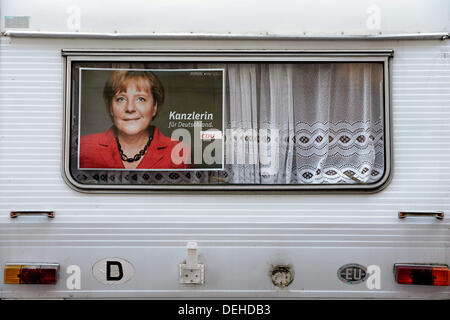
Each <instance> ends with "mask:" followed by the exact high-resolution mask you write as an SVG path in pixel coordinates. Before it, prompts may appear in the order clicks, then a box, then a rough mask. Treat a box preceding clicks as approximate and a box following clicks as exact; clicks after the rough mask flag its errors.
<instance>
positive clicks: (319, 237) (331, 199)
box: [0, 38, 450, 298]
mask: <svg viewBox="0 0 450 320" xmlns="http://www.w3.org/2000/svg"><path fill="white" fill-rule="evenodd" d="M0 46H1V48H0V263H1V264H2V267H3V265H4V263H6V262H9V261H45V262H58V263H60V264H61V267H62V270H61V271H62V274H61V280H60V282H59V284H58V285H57V286H56V287H54V288H53V287H52V288H48V287H45V288H44V287H39V286H25V288H24V287H23V286H22V287H21V286H11V285H3V284H1V285H0V297H224V296H233V297H368V298H370V297H373V298H406V297H433V298H449V297H450V290H449V288H448V287H443V288H438V287H427V286H425V287H424V286H421V287H411V286H399V285H396V284H395V283H394V279H393V273H392V267H393V264H394V263H396V262H428V263H447V264H450V255H449V253H450V250H449V245H450V232H449V227H450V223H449V222H448V221H449V220H448V219H450V140H449V139H448V136H449V133H450V125H449V123H450V42H449V41H447V42H444V41H417V42H413V41H412V42H401V41H399V42H331V43H330V42H328V43H327V42H316V43H313V42H288V41H279V42H275V41H267V42H257V41H253V42H252V41H245V42H244V41H242V42H240V41H234V42H233V41H226V42H216V41H211V42H207V41H185V42H180V41H153V42H148V41H137V40H135V41H126V40H121V41H116V42H114V41H110V40H49V39H10V38H3V39H2V40H1V42H0ZM218 46H220V48H224V49H235V48H239V49H262V48H267V49H279V48H285V49H394V50H395V56H394V59H393V70H392V71H393V78H392V105H393V137H394V138H393V143H394V168H393V171H394V176H393V179H392V182H391V183H390V185H389V186H388V187H387V188H386V189H385V190H384V191H381V192H379V193H377V194H372V195H361V194H359V195H356V194H341V195H336V194H334V195H333V194H323V195H318V194H296V193H289V194H288V193H286V194H271V193H257V192H234V193H218V192H216V193H213V194H202V193H182V192H172V193H159V194H150V193H149V194H139V195H117V194H115V195H105V194H83V193H78V192H76V191H73V190H72V189H70V188H69V187H68V186H67V185H66V184H65V183H64V181H63V179H62V177H61V173H60V172H61V169H60V168H61V140H62V139H61V134H62V123H63V120H62V114H63V112H62V110H63V107H62V105H63V102H62V94H63V92H62V91H63V88H62V62H61V54H60V50H61V49H62V48H118V47H120V48H146V49H191V48H192V49H216V48H218ZM11 210H53V211H55V212H56V218H55V219H53V220H49V219H47V218H45V217H19V218H17V219H15V220H11V219H10V218H9V212H10V211H11ZM399 210H411V211H413V210H414V211H418V210H425V211H437V210H439V211H445V212H446V213H447V217H446V219H444V221H438V220H436V219H434V218H407V219H405V220H404V221H400V220H398V218H397V213H398V211H399ZM193 240H194V241H197V242H198V244H199V250H200V254H201V259H200V260H201V261H202V262H204V263H205V264H206V283H205V285H203V286H198V287H194V288H192V287H186V286H182V285H180V284H178V278H177V277H178V269H177V268H178V264H179V263H181V262H182V261H183V260H184V259H185V254H186V252H185V245H186V242H187V241H193ZM106 257H121V258H124V259H126V260H128V261H130V262H132V263H133V264H134V266H135V269H136V270H135V276H134V278H133V279H132V280H130V281H129V282H127V283H126V284H124V285H122V286H118V287H108V286H105V285H103V284H101V283H99V282H97V281H96V280H95V279H94V278H93V276H92V272H91V268H92V265H93V264H94V263H95V262H96V261H98V260H100V259H102V258H106ZM351 262H355V263H360V264H363V265H365V266H368V265H371V264H376V265H379V266H380V267H381V270H382V278H381V281H382V282H381V290H369V289H367V287H366V285H365V284H364V283H363V284H358V285H353V286H352V285H347V284H343V283H341V282H340V281H339V280H338V279H337V276H336V272H337V269H338V268H339V267H340V266H342V265H344V264H347V263H351ZM71 264H77V265H79V266H80V267H81V269H82V287H81V290H75V291H70V290H67V289H66V286H65V279H66V278H67V275H66V274H65V272H64V271H65V268H67V266H69V265H71ZM271 264H274V265H275V264H291V265H292V266H293V267H294V269H295V272H296V278H295V280H294V283H293V284H292V285H291V286H290V287H289V290H284V291H279V290H277V289H276V288H275V287H273V286H272V285H271V282H270V279H269V276H268V272H269V269H270V266H271ZM0 280H1V282H2V283H3V275H0Z"/></svg>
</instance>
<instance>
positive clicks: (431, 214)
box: [398, 211, 444, 220]
mask: <svg viewBox="0 0 450 320" xmlns="http://www.w3.org/2000/svg"><path fill="white" fill-rule="evenodd" d="M406 217H435V218H436V219H439V220H442V219H444V212H442V211H435V212H420V211H418V212H411V211H400V212H399V213H398V218H399V219H405V218H406Z"/></svg>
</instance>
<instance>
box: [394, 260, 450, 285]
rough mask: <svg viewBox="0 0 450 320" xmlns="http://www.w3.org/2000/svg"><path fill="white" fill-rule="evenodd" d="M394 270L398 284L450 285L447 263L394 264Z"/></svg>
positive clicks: (449, 272)
mask: <svg viewBox="0 0 450 320" xmlns="http://www.w3.org/2000/svg"><path fill="white" fill-rule="evenodd" d="M394 272H395V279H396V280H397V283H399V284H418V285H430V286H448V285H450V276H449V275H450V270H449V268H448V266H447V265H416V264H396V265H394Z"/></svg>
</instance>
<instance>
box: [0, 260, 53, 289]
mask: <svg viewBox="0 0 450 320" xmlns="http://www.w3.org/2000/svg"><path fill="white" fill-rule="evenodd" d="M58 273H59V264H56V263H27V264H25V263H23V264H20V263H8V264H6V266H5V274H4V282H5V284H56V282H57V281H58Z"/></svg>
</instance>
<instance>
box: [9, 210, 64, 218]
mask: <svg viewBox="0 0 450 320" xmlns="http://www.w3.org/2000/svg"><path fill="white" fill-rule="evenodd" d="M36 215H37V216H47V217H49V218H54V217H55V212H53V211H11V212H10V214H9V216H10V218H17V217H18V216H36Z"/></svg>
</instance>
